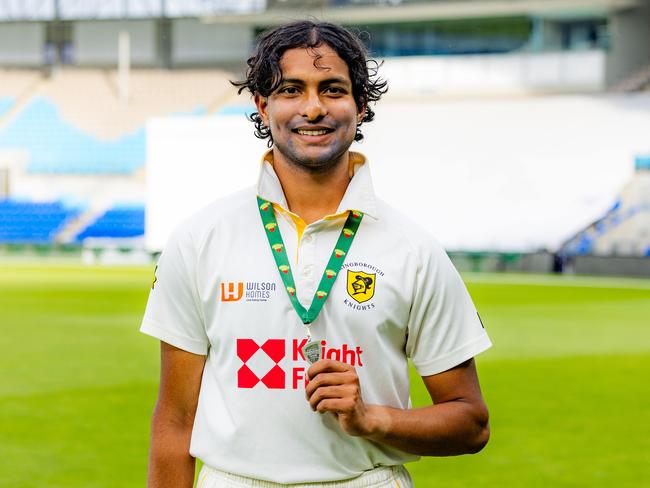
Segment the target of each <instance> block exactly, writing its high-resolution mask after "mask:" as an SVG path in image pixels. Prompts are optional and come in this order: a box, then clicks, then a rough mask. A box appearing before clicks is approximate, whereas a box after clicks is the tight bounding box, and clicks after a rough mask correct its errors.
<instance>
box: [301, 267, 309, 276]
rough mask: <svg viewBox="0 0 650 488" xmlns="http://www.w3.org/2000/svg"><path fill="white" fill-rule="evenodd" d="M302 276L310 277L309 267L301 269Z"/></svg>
mask: <svg viewBox="0 0 650 488" xmlns="http://www.w3.org/2000/svg"><path fill="white" fill-rule="evenodd" d="M302 274H303V276H311V266H305V267H304V268H302Z"/></svg>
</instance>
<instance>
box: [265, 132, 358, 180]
mask: <svg viewBox="0 0 650 488" xmlns="http://www.w3.org/2000/svg"><path fill="white" fill-rule="evenodd" d="M352 142H354V137H352V138H351V139H350V141H343V140H337V141H336V142H334V143H332V144H331V145H329V146H327V147H326V148H324V149H325V150H324V151H323V152H320V154H318V155H317V156H314V157H310V156H308V155H307V154H305V153H302V152H301V151H299V150H298V149H296V147H295V146H294V144H293V143H292V141H291V139H289V141H288V142H287V144H283V143H278V142H277V141H275V140H274V141H273V146H274V147H275V148H276V149H277V150H278V151H279V152H280V153H281V154H282V155H283V156H284V159H285V160H286V161H287V162H288V163H289V164H290V165H291V166H292V167H293V168H295V169H298V170H300V171H304V172H307V173H309V174H312V175H325V174H327V173H331V172H333V171H334V170H335V169H336V168H337V167H338V166H339V164H340V163H341V161H342V159H343V156H344V155H345V153H346V152H347V151H348V150H349V149H350V146H351V145H352Z"/></svg>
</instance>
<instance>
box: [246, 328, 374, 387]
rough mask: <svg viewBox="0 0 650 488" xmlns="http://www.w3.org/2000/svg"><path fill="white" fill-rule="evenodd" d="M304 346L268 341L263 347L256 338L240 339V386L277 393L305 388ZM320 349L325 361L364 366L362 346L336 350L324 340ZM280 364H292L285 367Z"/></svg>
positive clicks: (296, 342)
mask: <svg viewBox="0 0 650 488" xmlns="http://www.w3.org/2000/svg"><path fill="white" fill-rule="evenodd" d="M305 344H307V339H292V340H291V341H289V340H285V339H267V340H266V342H264V344H262V345H259V344H258V343H257V342H256V341H255V340H253V339H237V357H238V358H239V359H240V360H241V362H242V363H243V364H242V365H241V366H240V367H239V369H238V370H237V387H238V388H255V387H258V388H259V387H261V385H264V386H265V387H266V388H269V389H274V390H282V389H285V388H291V389H293V390H297V389H298V388H299V387H300V386H301V385H302V386H303V387H304V386H306V385H307V381H308V379H307V367H308V366H309V365H308V364H307V361H306V359H305V356H304V354H303V351H302V348H303V347H304V346H305ZM320 348H321V357H322V358H325V359H334V360H336V361H342V362H344V363H347V364H350V365H352V366H359V367H363V361H362V359H361V356H362V354H363V349H361V347H360V346H353V345H351V344H341V345H340V346H339V347H333V346H331V345H329V344H328V343H327V341H326V340H322V341H320ZM289 361H292V362H293V364H292V363H291V362H289ZM280 362H283V363H286V362H289V364H288V365H286V364H285V366H286V368H283V367H282V366H280ZM285 369H286V372H289V373H290V375H291V382H290V385H287V381H286V372H285ZM260 384H261V385H260Z"/></svg>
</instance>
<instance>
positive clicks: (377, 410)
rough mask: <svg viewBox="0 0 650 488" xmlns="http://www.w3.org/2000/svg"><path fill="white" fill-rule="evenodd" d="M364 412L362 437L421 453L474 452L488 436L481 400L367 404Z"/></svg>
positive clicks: (436, 454) (425, 454)
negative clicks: (411, 405)
mask: <svg viewBox="0 0 650 488" xmlns="http://www.w3.org/2000/svg"><path fill="white" fill-rule="evenodd" d="M367 415H368V416H369V422H368V424H369V425H370V428H369V432H367V433H366V434H364V437H366V438H368V439H370V440H373V441H376V442H379V443H382V444H387V445H389V446H392V447H396V448H398V449H400V450H402V451H405V452H409V453H411V454H418V455H421V456H453V455H458V454H470V453H475V452H478V451H480V450H481V449H482V448H483V447H484V446H485V444H486V443H487V441H488V439H489V436H490V430H489V426H488V413H487V408H486V407H485V405H484V404H483V403H480V404H475V403H469V402H466V401H463V400H455V401H449V402H444V403H439V404H436V405H431V406H428V407H422V408H415V409H406V410H402V409H397V408H390V407H383V406H379V405H368V406H367Z"/></svg>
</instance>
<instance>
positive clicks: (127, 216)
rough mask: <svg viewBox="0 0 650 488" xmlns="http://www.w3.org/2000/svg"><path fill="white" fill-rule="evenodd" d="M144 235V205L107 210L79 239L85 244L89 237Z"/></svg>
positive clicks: (119, 206)
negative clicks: (84, 241)
mask: <svg viewBox="0 0 650 488" xmlns="http://www.w3.org/2000/svg"><path fill="white" fill-rule="evenodd" d="M142 235H144V205H128V206H126V205H118V206H115V207H113V208H111V209H110V210H107V211H106V212H105V213H104V214H103V215H102V216H100V217H99V218H98V219H97V220H96V221H95V222H94V223H92V224H91V225H89V226H88V227H86V229H84V230H83V231H82V232H81V233H80V234H79V235H78V236H77V237H76V241H77V242H83V240H84V239H86V238H89V237H104V238H105V237H113V238H129V237H140V236H142Z"/></svg>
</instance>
